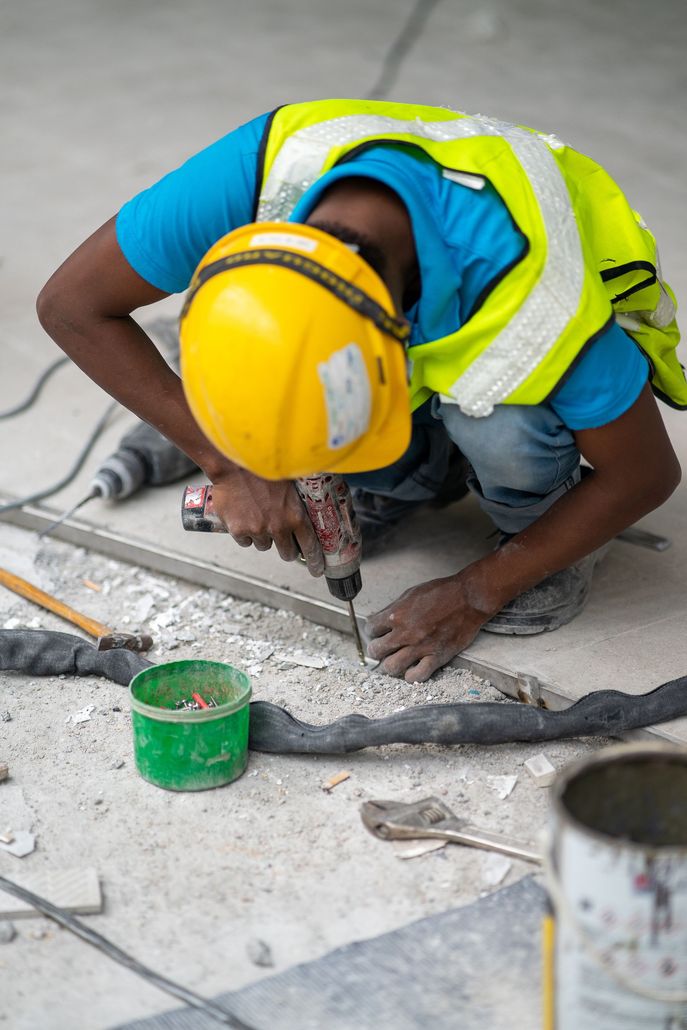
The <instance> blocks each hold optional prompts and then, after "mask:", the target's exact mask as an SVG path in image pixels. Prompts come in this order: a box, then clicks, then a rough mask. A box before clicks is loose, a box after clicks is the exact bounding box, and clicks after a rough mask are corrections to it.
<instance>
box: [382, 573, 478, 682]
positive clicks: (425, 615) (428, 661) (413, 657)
mask: <svg viewBox="0 0 687 1030" xmlns="http://www.w3.org/2000/svg"><path fill="white" fill-rule="evenodd" d="M473 594H474V589H473V584H472V581H471V577H470V573H469V572H468V571H467V570H463V572H460V573H458V575H456V576H447V577H446V578H445V579H432V580H430V581H429V582H428V583H421V584H420V585H419V586H416V587H412V588H411V589H410V590H406V592H405V593H404V594H402V595H401V596H400V597H399V598H398V600H396V601H394V602H393V603H392V604H390V605H388V606H387V607H386V608H384V610H383V611H381V612H378V613H377V614H376V615H372V616H370V618H368V620H367V623H366V629H367V633H368V636H369V637H370V638H371V640H370V644H369V645H368V648H367V653H368V654H369V656H370V658H375V659H378V660H380V661H381V663H382V669H383V671H384V672H386V673H388V674H389V675H390V676H403V677H404V678H405V679H406V680H407V681H408V683H416V682H420V683H421V682H423V681H424V680H426V679H429V677H430V676H431V675H432V673H434V672H436V670H437V669H440V668H441V667H442V665H446V663H447V662H450V661H451V659H452V658H455V656H456V655H457V654H460V652H461V651H463V650H464V649H465V648H466V647H467V646H468V644H471V643H472V641H473V640H474V639H475V637H476V636H477V633H478V631H479V629H480V626H482V625H483V624H484V623H485V622H487V620H488V619H490V618H491V616H492V615H493V614H494V612H493V611H491V610H490V611H488V612H485V611H481V610H479V609H478V608H477V607H476V606H475V600H474V597H473V596H472V595H473Z"/></svg>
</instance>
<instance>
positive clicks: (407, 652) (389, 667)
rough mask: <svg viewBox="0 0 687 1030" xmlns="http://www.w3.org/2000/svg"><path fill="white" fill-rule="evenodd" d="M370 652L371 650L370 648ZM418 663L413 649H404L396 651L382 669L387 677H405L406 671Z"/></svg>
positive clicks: (387, 659)
mask: <svg viewBox="0 0 687 1030" xmlns="http://www.w3.org/2000/svg"><path fill="white" fill-rule="evenodd" d="M368 650H369V648H368ZM416 661H417V654H416V652H415V651H414V650H413V648H411V647H402V648H401V649H400V650H399V651H394V653H393V654H391V655H389V657H388V658H385V659H384V661H383V662H382V665H381V668H382V670H383V671H384V672H385V673H386V674H387V676H399V677H400V676H404V675H405V671H406V669H407V668H408V667H409V666H410V665H414V664H415V663H416Z"/></svg>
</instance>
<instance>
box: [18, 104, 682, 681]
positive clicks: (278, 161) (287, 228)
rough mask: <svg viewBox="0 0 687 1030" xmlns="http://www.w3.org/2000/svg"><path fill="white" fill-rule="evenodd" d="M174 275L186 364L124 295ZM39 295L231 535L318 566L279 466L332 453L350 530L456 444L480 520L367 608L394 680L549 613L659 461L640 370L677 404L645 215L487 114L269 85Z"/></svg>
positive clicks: (307, 464) (72, 346) (402, 504)
mask: <svg viewBox="0 0 687 1030" xmlns="http://www.w3.org/2000/svg"><path fill="white" fill-rule="evenodd" d="M194 271H195V274H194ZM189 287H190V289H189ZM187 289H189V292H188V296H187V299H186V305H185V308H184V312H183V314H182V319H181V340H182V378H183V380H184V388H182V383H181V382H180V380H179V378H178V377H177V376H176V375H175V374H174V372H172V371H171V370H170V369H169V367H168V366H167V365H166V364H165V362H164V361H163V359H162V358H161V356H160V355H159V353H158V351H157V350H156V348H155V347H154V346H153V344H152V343H151V341H150V340H149V339H148V338H147V336H146V334H145V333H144V332H143V330H142V329H141V328H140V327H139V326H138V325H137V324H136V322H134V321H133V320H132V319H131V317H130V315H131V312H133V311H134V310H136V309H137V308H140V307H143V306H144V305H147V304H151V303H154V302H155V301H158V300H160V299H161V298H163V297H164V296H166V295H167V294H170V293H179V292H183V291H185V290H187ZM38 311H39V316H40V319H41V322H42V324H43V326H44V327H45V329H46V330H47V331H48V332H49V333H50V335H51V336H52V337H53V339H55V341H56V342H57V343H58V344H59V345H60V346H61V347H62V348H63V349H64V350H65V351H66V352H67V353H68V354H69V355H70V356H71V357H72V358H73V360H74V361H75V362H76V363H77V364H78V365H80V366H81V368H82V369H84V371H85V372H86V373H87V374H88V375H89V376H90V377H91V378H92V379H94V380H95V381H96V382H98V383H99V384H100V385H101V386H102V387H103V388H104V389H106V390H107V391H108V392H109V393H111V394H112V395H113V396H114V397H116V398H117V399H118V400H119V401H121V403H123V404H124V405H126V406H127V407H128V408H130V409H131V410H132V411H134V412H135V413H136V414H137V415H139V416H140V417H141V418H143V419H145V420H146V421H148V422H150V423H151V424H153V425H154V426H156V427H157V428H158V429H160V430H161V432H163V433H164V434H165V435H166V436H168V437H169V438H170V439H171V440H172V441H174V442H175V443H176V444H177V445H178V446H179V447H180V448H181V449H182V450H184V451H185V452H186V453H187V454H188V455H190V456H191V457H192V458H193V459H194V460H195V461H196V462H197V463H198V465H199V466H200V467H201V468H203V469H204V471H205V473H206V474H207V476H208V477H209V478H210V479H211V481H212V482H213V484H214V490H213V496H214V503H215V506H216V508H217V510H218V512H219V514H220V515H221V517H222V518H223V520H224V522H225V524H226V526H227V528H228V530H229V532H230V533H231V534H232V535H233V537H234V539H235V540H236V541H237V542H238V543H239V544H241V545H242V546H250V545H251V544H252V545H254V546H255V547H257V548H258V549H259V550H266V549H268V548H269V547H270V546H271V545H272V543H274V544H275V545H276V547H277V549H278V551H279V554H280V555H281V557H282V558H283V559H285V560H286V561H291V560H294V559H295V558H297V557H298V555H299V553H302V555H303V556H304V557H305V560H306V561H307V563H308V566H309V568H310V571H311V572H312V573H313V574H315V575H318V574H321V573H322V571H323V563H322V555H321V552H320V549H319V545H318V542H317V539H316V537H315V535H314V532H313V529H312V526H311V525H310V523H309V520H308V518H307V517H306V515H305V512H304V509H303V506H302V504H301V502H300V500H299V498H298V496H297V494H296V491H295V489H294V487H293V485H292V482H291V481H292V480H293V479H294V478H296V477H298V476H302V475H307V474H314V473H318V472H322V471H331V472H342V473H344V474H345V475H346V477H347V479H348V481H349V483H350V484H351V485H352V486H353V487H354V488H355V491H356V503H357V505H358V508H359V511H360V514H361V518H362V520H363V525H364V537H363V540H364V541H365V536H366V535H368V534H371V533H372V532H373V531H377V533H378V532H379V530H380V527H381V529H382V530H386V529H387V528H388V527H390V526H392V525H393V524H394V523H397V522H398V521H399V520H402V519H403V518H404V517H405V516H407V514H408V512H409V511H411V510H412V509H413V508H415V507H417V506H418V505H419V504H423V503H427V502H428V501H430V500H431V499H432V498H433V497H435V496H436V495H437V494H441V493H442V491H444V493H445V492H446V490H447V488H448V491H449V495H450V491H451V490H452V489H453V490H454V492H457V493H459V492H460V489H461V486H462V483H461V482H458V481H456V480H455V479H454V481H453V483H452V482H451V481H450V477H451V468H452V465H451V461H452V456H453V458H455V454H456V450H455V449H456V447H457V448H458V449H459V451H460V453H461V454H462V455H464V456H465V458H466V459H467V461H468V462H469V470H468V475H467V483H468V486H469V488H470V490H472V491H473V493H474V494H476V496H477V497H478V499H479V502H480V504H481V506H482V508H483V509H484V511H485V512H487V513H488V515H489V516H490V517H491V519H492V520H493V522H494V523H495V525H496V527H497V528H498V530H500V536H499V539H498V546H496V547H495V548H494V550H493V551H492V552H490V553H489V554H487V555H486V556H485V557H484V558H482V559H480V560H479V561H476V562H473V563H472V564H471V565H469V566H468V567H467V568H463V569H459V568H455V567H452V566H451V562H450V556H448V557H447V573H448V574H447V575H446V576H445V577H443V578H440V579H434V580H431V581H430V582H425V583H420V584H419V585H417V586H415V587H413V588H412V589H410V590H407V591H406V592H405V593H404V594H403V595H402V596H401V597H400V598H398V600H396V601H394V602H393V603H392V604H390V605H389V606H388V607H387V608H385V609H384V611H382V612H380V613H378V614H377V615H375V616H373V617H372V618H371V619H370V620H369V621H368V627H369V630H370V633H371V642H370V644H369V654H370V655H371V656H372V657H374V658H378V659H380V660H382V664H383V668H384V669H385V670H386V671H387V672H388V673H390V674H392V675H397V676H405V678H406V679H407V680H409V681H413V680H424V679H427V678H428V677H429V676H431V675H432V673H433V672H434V671H435V670H437V669H438V668H440V667H441V666H442V665H444V664H445V663H446V662H448V661H449V660H450V659H451V658H453V657H454V656H455V655H456V654H458V653H459V652H460V651H462V650H463V649H464V648H465V647H466V646H467V645H468V644H470V642H471V641H472V640H473V639H474V637H475V635H476V634H477V632H478V630H479V629H480V628H482V627H484V628H485V629H488V630H491V631H494V632H501V633H516V634H519V633H533V632H540V631H541V630H543V629H555V628H556V627H557V626H560V625H563V624H564V623H566V622H568V621H569V620H570V619H571V618H573V617H574V616H575V615H576V614H577V613H578V612H579V611H580V610H581V608H582V606H583V605H584V603H585V600H586V598H587V595H588V592H589V586H590V582H591V576H592V570H593V567H594V564H595V562H596V560H597V558H598V556H599V554H600V553H602V552H603V549H604V547H605V545H607V543H608V542H609V541H610V540H611V539H612V538H613V537H614V536H615V535H616V534H617V533H619V532H620V531H622V530H623V529H625V528H626V527H627V526H629V525H631V524H632V523H634V522H635V521H636V520H637V519H639V518H641V517H642V516H644V515H646V514H647V512H650V511H652V510H653V509H655V508H656V507H658V506H659V505H660V504H662V503H663V502H664V501H665V500H666V498H667V497H669V496H670V494H671V493H672V492H673V490H674V489H675V487H676V486H677V484H678V482H679V478H680V468H679V464H678V461H677V459H676V456H675V453H674V451H673V448H672V446H671V444H670V441H669V439H668V436H667V434H666V431H665V428H664V426H663V422H662V419H661V416H660V413H659V410H658V407H657V404H656V400H655V399H654V398H655V396H658V397H660V398H661V399H662V400H665V401H667V402H668V403H670V404H672V405H674V406H676V407H686V406H687V385H686V384H685V379H684V375H683V372H682V369H681V367H680V365H679V362H678V361H677V358H676V356H675V346H676V344H677V340H678V333H677V328H676V324H675V306H674V298H673V296H672V294H671V292H670V290H669V288H668V287H667V286H666V285H665V283H663V282H662V280H661V277H660V270H659V266H658V259H657V255H656V248H655V242H654V239H653V236H652V235H651V233H650V232H649V231H648V229H647V228H646V226H645V225H644V223H643V222H642V221H641V219H640V218H639V216H637V215H635V213H634V212H632V210H631V209H630V207H629V206H628V203H627V200H626V199H625V197H624V196H623V194H622V193H621V191H620V190H619V188H618V187H617V186H616V185H615V183H614V182H613V181H612V179H611V178H610V177H609V176H608V175H607V174H606V172H604V170H603V169H601V168H600V167H599V166H598V165H596V164H595V163H594V162H593V161H591V160H590V159H588V158H586V157H584V156H583V155H581V154H579V153H577V152H575V151H574V150H572V149H571V148H569V147H567V146H565V145H564V144H563V143H561V142H560V141H559V140H557V139H556V138H555V137H552V136H544V135H541V134H538V133H535V132H532V131H530V130H528V129H525V128H521V127H516V126H512V125H508V124H506V123H501V122H497V121H494V120H492V119H487V118H483V117H481V116H479V117H470V116H467V115H463V114H460V113H457V112H453V111H450V110H448V109H444V108H441V109H440V108H428V107H420V106H415V105H405V104H391V103H386V102H376V101H357V100H335V101H316V102H312V103H304V104H293V105H286V106H285V107H281V108H279V109H277V111H276V112H274V113H273V114H271V115H269V116H263V117H261V118H257V119H255V120H254V121H251V122H249V123H248V124H246V125H243V126H242V127H240V128H238V129H236V130H235V131H234V132H232V133H230V134H229V135H228V136H226V137H224V138H223V139H221V140H219V142H217V143H215V144H213V145H212V146H210V147H209V148H208V149H206V150H204V151H202V152H201V153H199V154H197V155H196V156H195V157H192V158H191V159H190V160H189V161H188V162H186V163H185V164H184V165H182V166H181V167H180V168H179V169H177V170H176V171H173V172H172V173H171V174H170V175H168V176H166V177H165V178H163V179H162V180H161V181H160V182H158V183H157V184H156V185H153V186H152V187H151V188H150V189H148V190H145V191H144V192H143V193H141V194H139V195H138V196H136V197H134V199H133V200H131V201H129V202H128V203H127V204H125V205H124V207H123V208H122V209H121V210H120V212H119V214H118V215H117V216H116V218H112V219H111V220H110V221H109V222H107V223H106V224H105V225H104V226H102V227H101V228H100V229H98V230H97V231H96V232H95V233H94V235H93V236H91V237H90V239H88V240H86V242H85V243H83V244H82V245H81V246H80V247H79V248H78V249H77V250H76V251H75V252H74V254H72V255H71V257H70V258H68V260H67V261H66V262H65V264H64V265H62V267H61V268H60V269H58V270H57V272H55V274H54V275H53V276H52V278H51V279H50V281H49V282H48V283H47V285H46V286H45V287H44V289H43V291H42V293H41V295H40V298H39V301H38ZM184 389H185V392H184ZM581 458H583V459H585V464H586V473H587V474H585V475H581V470H580V459H581ZM454 467H459V466H455V462H454ZM447 477H448V480H449V481H448V483H447Z"/></svg>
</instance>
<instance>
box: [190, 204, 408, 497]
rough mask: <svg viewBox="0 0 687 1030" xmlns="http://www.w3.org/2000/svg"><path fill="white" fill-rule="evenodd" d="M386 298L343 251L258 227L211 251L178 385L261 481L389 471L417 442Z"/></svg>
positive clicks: (403, 327) (325, 238)
mask: <svg viewBox="0 0 687 1030" xmlns="http://www.w3.org/2000/svg"><path fill="white" fill-rule="evenodd" d="M393 311H394V307H393V303H392V301H391V297H390V296H389V292H388V290H387V288H386V286H385V285H384V283H383V282H382V280H381V279H380V278H379V276H378V275H377V274H376V272H374V271H373V270H372V268H371V267H370V266H369V265H368V264H367V263H366V262H365V261H363V259H362V258H361V257H360V256H359V255H358V254H356V253H355V252H354V251H352V250H351V249H350V248H349V247H347V246H346V245H345V244H344V243H341V242H340V241H339V240H337V239H335V238H334V237H333V236H330V235H329V234H328V233H325V232H322V231H321V230H319V229H315V228H313V227H311V226H308V225H301V224H295V223H291V222H288V223H287V222H279V223H272V222H260V223H257V224H253V225H246V226H243V227H242V228H240V229H236V230H235V231H234V232H231V233H229V234H228V235H227V236H224V237H223V238H222V239H221V240H219V241H218V242H217V243H215V245H214V246H213V247H211V248H210V250H209V251H208V252H207V254H206V255H205V257H204V258H203V260H202V261H201V263H200V265H199V266H198V268H197V269H196V272H195V274H194V277H193V281H192V282H191V286H190V288H189V293H188V296H187V299H186V303H185V305H184V309H183V311H182V314H181V330H180V338H181V375H182V380H183V384H184V390H185V393H186V398H187V400H188V403H189V406H190V408H191V411H192V412H193V415H194V417H195V419H196V421H197V422H198V425H199V426H200V428H201V429H202V430H203V432H204V434H205V435H206V436H207V437H208V439H209V440H211V441H212V443H213V444H214V445H215V447H217V448H218V450H220V451H221V452H222V453H223V454H225V455H226V456H227V457H228V458H230V459H231V460H232V461H233V462H236V463H237V464H238V465H242V466H243V467H244V468H247V469H249V470H250V471H251V472H254V473H255V474H256V475H258V476H262V477H263V478H264V479H296V478H298V477H300V476H307V475H313V474H315V473H318V472H366V471H368V470H370V469H378V468H383V467H384V466H385V465H389V464H391V463H392V462H393V461H395V460H396V459H397V458H399V457H400V456H401V454H403V452H404V451H405V450H406V448H407V446H408V443H409V442H410V421H411V420H410V404H409V398H408V385H407V375H406V355H405V348H404V346H403V344H404V342H405V340H406V339H407V336H408V326H407V324H406V323H405V322H403V321H402V320H400V319H398V318H396V317H395V315H394V314H393Z"/></svg>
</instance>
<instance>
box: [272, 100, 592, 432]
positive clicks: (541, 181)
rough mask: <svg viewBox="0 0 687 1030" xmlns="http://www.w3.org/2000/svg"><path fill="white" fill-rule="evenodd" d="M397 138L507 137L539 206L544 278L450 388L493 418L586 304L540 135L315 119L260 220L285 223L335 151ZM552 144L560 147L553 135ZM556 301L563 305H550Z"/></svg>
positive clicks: (564, 197)
mask: <svg viewBox="0 0 687 1030" xmlns="http://www.w3.org/2000/svg"><path fill="white" fill-rule="evenodd" d="M398 133H403V134H406V135H411V136H420V137H424V138H426V139H431V140H434V141H436V142H442V141H446V142H448V141H454V140H459V139H469V138H472V137H476V136H501V137H503V138H504V139H506V140H507V142H508V143H509V144H510V146H511V148H512V149H513V151H514V153H515V154H516V156H517V157H518V159H519V161H520V163H521V165H522V167H523V170H524V171H525V173H526V175H527V176H528V179H529V181H530V184H531V187H532V190H533V192H534V195H535V197H536V199H537V202H538V204H539V207H540V211H541V214H542V218H543V222H544V228H545V232H546V239H547V260H546V263H545V265H544V269H543V273H542V275H541V277H540V279H539V281H538V282H537V283H536V284H535V286H534V287H533V289H532V290H531V291H530V293H529V295H528V296H527V297H526V298H525V300H524V302H523V304H522V305H521V307H520V308H519V310H518V311H517V312H516V314H515V316H514V317H513V318H511V320H510V321H509V322H508V323H507V324H506V325H505V326H504V328H503V329H502V330H501V332H500V333H499V334H498V335H497V336H496V337H495V339H494V340H492V342H491V343H490V345H489V346H488V347H487V349H486V350H485V351H483V352H482V354H481V355H479V357H478V358H476V359H475V360H474V361H473V362H472V364H471V365H470V367H469V368H468V369H467V370H466V371H465V372H464V373H463V374H462V375H461V376H459V377H458V379H456V381H455V382H454V383H453V385H452V386H451V387H450V389H449V390H448V391H447V399H448V400H451V401H453V402H454V403H456V404H459V405H460V408H461V410H462V411H464V412H465V413H466V414H468V415H474V416H484V415H489V414H490V413H491V412H492V411H493V408H494V405H495V404H499V403H501V402H502V401H504V400H505V398H506V397H508V395H509V394H510V393H512V392H513V390H515V389H516V387H518V386H519V385H520V384H521V383H523V382H524V381H525V379H527V377H528V376H529V375H530V374H531V373H532V372H533V370H534V369H535V368H536V366H537V365H538V364H539V362H540V361H541V360H542V358H543V357H544V356H545V354H546V353H547V352H548V351H549V350H550V349H551V348H552V347H553V346H554V345H555V343H556V341H557V340H558V337H559V336H560V334H561V333H562V331H563V330H564V329H565V327H566V325H567V324H568V322H569V320H570V319H571V318H573V317H574V315H575V314H576V312H577V309H578V307H579V304H580V297H581V291H582V285H583V282H584V262H583V259H582V250H581V246H580V239H579V233H578V230H577V224H576V221H575V214H574V212H573V209H572V205H571V203H570V195H569V193H568V188H567V186H566V184H565V181H564V179H563V176H562V175H561V172H560V170H559V168H558V165H557V164H556V161H555V160H554V158H553V156H552V154H551V152H550V151H549V149H548V147H547V145H546V143H545V142H544V141H543V139H542V138H540V137H539V136H537V135H535V134H534V133H532V132H528V131H527V130H526V129H521V128H518V127H517V126H515V125H510V124H508V123H507V122H499V121H496V120H493V119H489V118H483V117H471V116H467V115H466V116H464V117H462V118H458V119H456V120H451V121H441V122H420V121H403V120H400V119H397V118H389V117H386V116H382V115H360V114H357V115H348V116H344V117H342V118H333V119H330V120H328V121H323V122H317V123H316V124H314V125H309V126H307V127H306V128H303V129H299V130H298V131H296V132H294V133H293V134H292V135H290V136H288V137H287V139H286V140H285V141H284V143H283V145H282V147H281V149H280V151H279V153H278V154H277V156H276V158H275V160H274V163H273V165H272V168H271V169H270V171H269V174H268V176H267V178H266V180H265V183H264V185H263V188H262V193H261V196H260V202H259V206H258V220H259V221H280V220H285V219H287V218H288V217H289V215H290V213H291V211H293V209H294V207H295V206H296V204H297V203H298V201H299V200H300V198H301V197H302V196H303V194H304V193H305V192H306V191H307V190H308V189H310V187H311V186H312V185H313V184H314V183H315V182H316V180H317V179H318V178H319V176H320V174H321V169H322V167H323V165H324V163H325V161H326V158H327V155H328V153H329V151H330V150H331V148H332V147H333V146H342V145H344V144H346V143H349V142H353V141H355V140H359V139H361V138H364V137H367V136H379V137H384V136H385V135H390V134H398ZM548 141H549V143H550V144H551V143H553V145H555V144H556V142H557V141H555V140H553V139H552V138H551V137H549V138H548ZM552 296H555V297H556V298H557V303H552V301H551V298H552Z"/></svg>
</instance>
